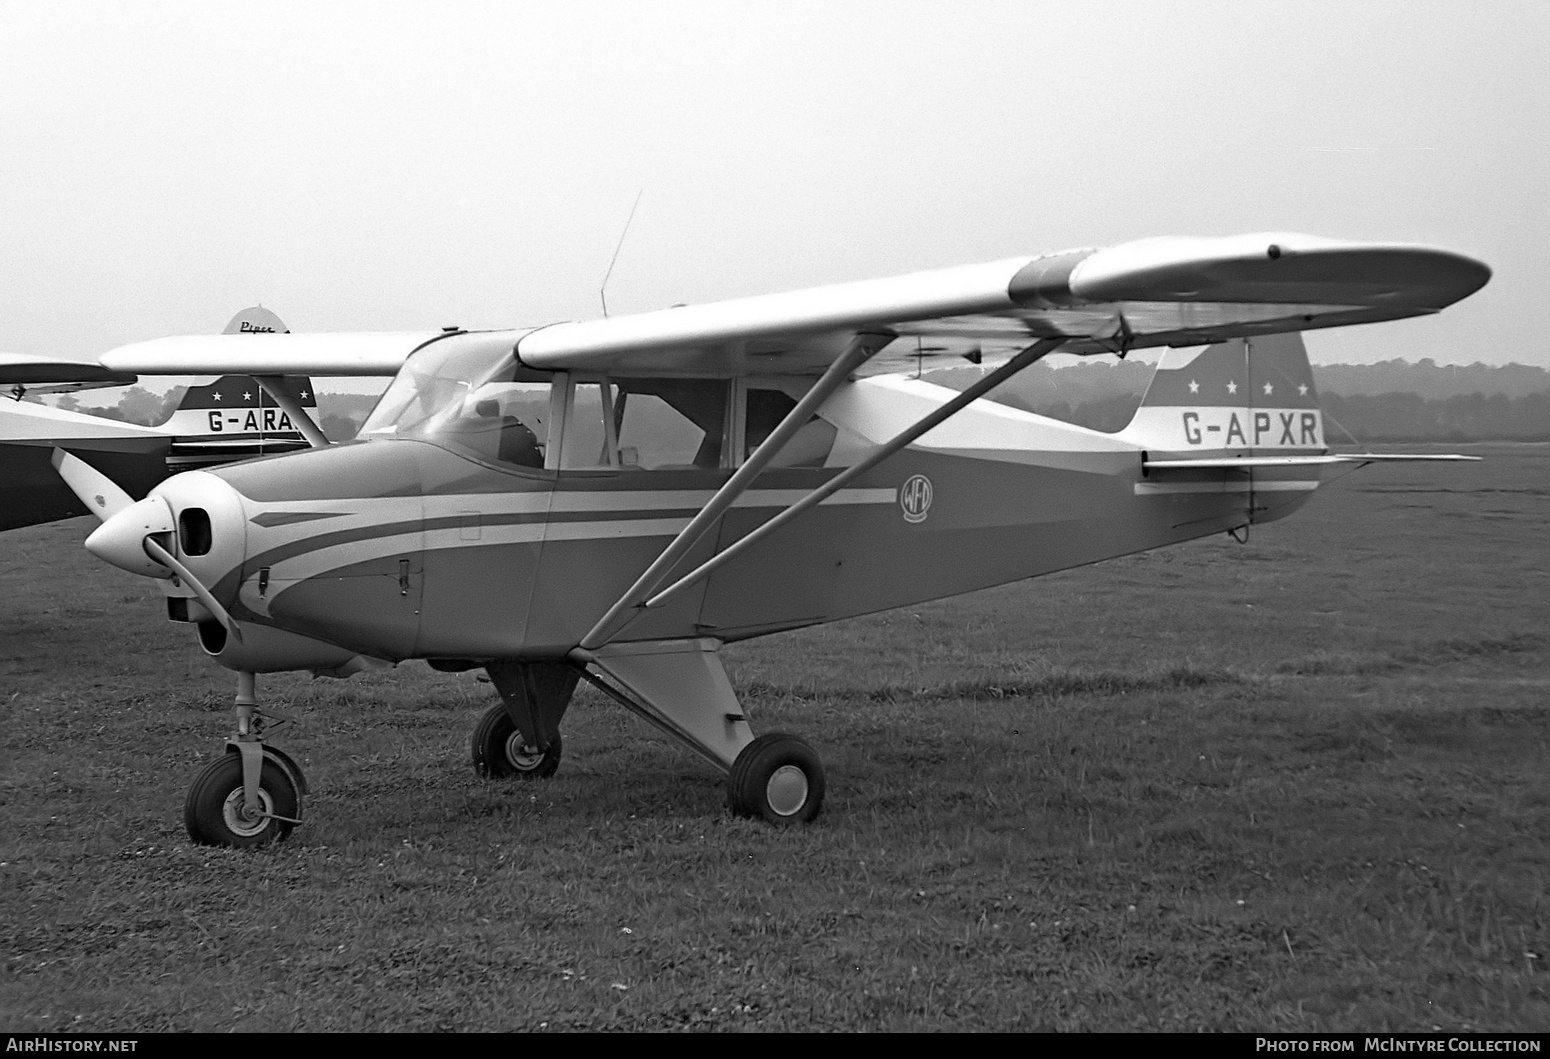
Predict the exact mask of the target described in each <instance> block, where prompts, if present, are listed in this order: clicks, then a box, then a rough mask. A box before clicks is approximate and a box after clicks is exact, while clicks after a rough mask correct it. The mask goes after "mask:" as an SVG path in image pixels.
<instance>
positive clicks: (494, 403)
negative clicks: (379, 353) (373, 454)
mask: <svg viewBox="0 0 1550 1059" xmlns="http://www.w3.org/2000/svg"><path fill="white" fill-rule="evenodd" d="M438 347H440V348H438ZM550 389H551V383H550V380H549V376H547V375H545V374H544V373H542V372H536V371H533V370H532V369H530V368H525V367H523V366H522V365H520V364H518V363H517V360H516V357H515V355H514V354H513V353H512V351H511V343H510V342H509V341H506V342H502V343H499V344H492V343H491V342H490V341H489V340H488V339H487V338H485V336H478V335H457V336H453V337H450V338H446V339H442V340H441V341H439V342H436V343H433V344H432V345H430V346H427V347H425V348H424V349H422V350H420V351H419V352H417V353H415V354H414V356H412V357H410V358H409V361H408V362H407V363H406V364H405V365H404V367H403V369H402V370H400V371H399V373H398V375H397V377H396V378H394V380H393V382H392V384H391V385H389V386H388V388H387V390H386V391H385V392H384V393H383V394H382V398H381V399H380V400H379V401H378V402H377V407H376V408H374V409H372V412H371V415H370V416H368V417H367V419H366V422H365V424H364V425H363V426H362V427H361V431H360V436H361V437H363V438H383V437H389V438H415V439H417V440H420V441H429V442H431V443H433V444H437V445H442V446H444V447H446V448H449V449H453V450H455V451H458V452H461V453H463V454H465V455H469V456H473V457H475V458H476V459H480V460H484V461H486V462H490V463H503V464H511V465H514V466H519V467H529V468H534V469H537V468H541V467H543V465H544V453H545V450H546V448H547V446H548V440H549V393H550Z"/></svg>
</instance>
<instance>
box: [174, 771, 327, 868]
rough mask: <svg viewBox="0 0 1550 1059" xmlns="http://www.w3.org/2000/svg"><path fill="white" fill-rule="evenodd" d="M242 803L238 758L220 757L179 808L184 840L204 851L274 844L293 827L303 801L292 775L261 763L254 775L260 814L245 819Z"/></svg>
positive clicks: (202, 774)
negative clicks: (185, 828) (206, 848)
mask: <svg viewBox="0 0 1550 1059" xmlns="http://www.w3.org/2000/svg"><path fill="white" fill-rule="evenodd" d="M242 803H243V796H242V755H240V754H222V755H221V756H220V757H218V758H216V759H215V760H214V761H212V762H210V764H209V765H207V766H206V767H205V770H204V771H203V772H201V773H200V774H199V775H198V776H196V777H194V782H193V783H192V784H190V785H189V788H188V798H187V800H185V801H184V803H183V824H184V826H185V827H187V828H188V837H189V838H191V839H193V840H194V841H195V842H197V843H199V844H200V845H202V846H232V847H235V848H237V849H248V848H251V847H253V846H266V845H268V844H269V843H271V842H278V841H279V840H280V839H282V838H284V837H285V836H286V835H288V834H290V833H291V828H293V827H295V826H296V825H295V824H293V823H292V822H291V821H292V820H295V819H297V818H298V816H299V810H300V806H301V799H300V797H299V796H298V793H297V790H296V784H295V782H294V781H293V780H292V778H291V775H290V773H288V772H287V771H286V770H285V769H284V768H282V767H281V766H280V765H279V764H277V763H275V762H273V761H270V760H268V759H265V761H264V767H263V768H262V769H261V770H260V771H259V776H258V807H259V814H260V815H255V816H251V817H250V816H248V815H247V813H246V812H244V811H243V808H242ZM276 817H287V818H288V819H285V820H280V819H276Z"/></svg>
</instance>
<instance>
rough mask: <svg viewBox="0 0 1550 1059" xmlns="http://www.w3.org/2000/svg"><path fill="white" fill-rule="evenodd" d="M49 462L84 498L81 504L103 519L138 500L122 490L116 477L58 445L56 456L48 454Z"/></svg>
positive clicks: (105, 519)
mask: <svg viewBox="0 0 1550 1059" xmlns="http://www.w3.org/2000/svg"><path fill="white" fill-rule="evenodd" d="M49 462H50V463H52V464H53V465H54V470H56V471H58V472H59V477H61V478H63V479H64V480H65V484H66V485H68V486H69V487H70V489H71V491H72V492H74V493H75V495H76V496H78V497H80V498H81V503H83V504H85V505H86V509H87V510H88V511H90V512H91V513H92V514H93V515H96V516H97V518H98V519H99V520H100V521H102V522H106V521H107V520H108V519H110V518H112V517H113V516H114V515H116V514H118V513H119V512H120V511H123V510H124V509H125V508H127V507H129V506H130V505H132V504H133V503H134V502H135V501H134V497H132V496H130V495H129V494H128V493H126V492H124V491H123V490H122V489H120V488H119V486H118V483H117V482H115V481H114V480H113V479H111V478H109V477H108V476H107V475H105V474H103V473H102V472H101V471H99V470H97V468H95V467H93V466H92V465H91V464H89V463H87V462H86V461H85V460H83V459H81V458H80V457H79V456H73V455H71V454H70V453H68V452H66V451H65V450H64V449H61V448H55V449H54V455H52V456H50V457H49Z"/></svg>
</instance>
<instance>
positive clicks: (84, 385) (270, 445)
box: [0, 307, 317, 530]
mask: <svg viewBox="0 0 1550 1059" xmlns="http://www.w3.org/2000/svg"><path fill="white" fill-rule="evenodd" d="M285 330H286V328H285V325H284V324H283V323H281V322H280V318H279V317H277V316H275V315H274V313H271V312H269V311H268V310H267V309H263V308H261V307H254V308H252V309H244V310H243V311H242V312H240V313H238V314H237V315H236V316H235V317H233V318H232V321H231V323H229V324H228V325H227V326H226V330H225V332H224V333H225V334H261V333H270V332H284V331H285ZM212 367H214V366H212ZM215 370H220V369H219V368H215ZM203 374H209V371H206V372H204V373H203ZM136 381H137V377H136V376H135V375H133V374H131V373H128V372H118V371H112V370H109V369H106V368H103V367H102V366H101V365H98V364H82V363H80V362H77V361H69V360H55V359H50V358H38V357H25V356H20V355H17V354H0V385H4V386H6V387H7V388H8V392H9V394H10V396H11V397H13V398H15V400H14V402H9V403H0V480H3V481H4V483H5V484H4V502H3V503H0V530H8V529H16V528H17V527H19V526H31V525H35V524H37V523H40V522H53V521H55V520H56V519H63V518H74V517H75V516H77V515H84V514H86V513H87V511H88V509H89V508H90V509H93V510H100V505H98V504H97V503H96V494H93V495H92V497H91V498H89V502H83V501H82V500H81V499H79V498H77V497H76V495H75V493H73V492H71V491H70V489H69V488H68V487H67V486H66V485H65V483H64V482H63V481H62V480H61V479H60V477H59V475H58V474H56V473H55V472H54V468H53V467H52V466H51V465H50V463H49V460H50V458H51V456H52V454H53V451H54V449H55V448H56V447H58V448H62V449H65V450H67V451H69V452H72V453H74V454H76V455H77V456H78V457H79V458H81V459H83V460H85V461H86V462H87V463H89V464H90V465H92V466H93V467H95V468H97V469H98V470H99V471H101V472H103V473H104V474H106V475H108V476H109V477H110V478H111V479H112V480H113V481H115V482H117V483H118V484H119V486H121V487H122V488H123V489H125V490H127V491H129V492H130V493H131V494H132V495H134V496H144V495H145V494H146V493H147V492H148V491H149V490H150V488H151V487H152V486H153V485H155V484H156V483H157V482H160V481H161V480H162V479H164V478H166V477H167V476H168V475H169V474H176V473H177V472H179V471H185V470H191V469H193V468H196V467H204V466H210V465H213V464H217V463H228V462H230V461H232V460H238V459H246V458H248V457H251V456H259V455H266V454H270V453H278V452H294V451H295V450H297V449H304V448H306V447H307V440H306V438H305V437H304V436H303V435H302V434H301V432H300V431H299V430H297V428H296V426H295V425H294V424H293V423H292V422H291V419H290V416H289V415H288V414H287V413H286V412H285V410H284V409H282V408H280V407H278V406H277V405H276V404H275V402H274V401H273V400H271V399H269V398H268V397H267V395H266V394H264V392H263V391H262V390H260V388H259V387H258V385H257V384H256V383H255V382H254V381H253V380H252V379H250V378H243V377H241V376H235V375H227V376H225V377H223V378H220V379H218V380H216V381H215V382H214V383H212V384H210V385H208V386H194V387H190V388H189V390H188V392H187V394H185V395H184V397H183V400H182V402H181V403H180V404H179V405H178V407H177V409H176V410H175V411H174V412H173V413H172V415H171V416H170V417H169V418H168V419H167V420H166V422H164V423H161V424H159V425H157V426H153V427H145V426H140V425H138V424H135V423H124V422H120V421H118V420H115V419H108V418H107V417H105V416H95V415H86V414H84V413H81V412H73V411H69V410H67V409H63V408H53V407H50V406H48V405H43V404H37V403H34V402H30V401H23V400H22V398H24V397H26V396H28V395H39V394H48V393H61V392H65V391H78V390H82V389H91V388H96V387H102V386H127V385H129V384H130V383H133V382H136ZM285 386H286V388H287V390H288V391H289V392H290V393H291V394H292V395H293V396H294V397H295V399H296V400H297V401H299V402H300V403H301V404H302V405H303V406H305V407H307V408H314V409H315V408H316V407H317V402H316V400H315V399H314V398H313V396H312V385H311V383H310V382H309V381H308V380H307V379H306V378H294V379H288V380H287V381H286V383H285Z"/></svg>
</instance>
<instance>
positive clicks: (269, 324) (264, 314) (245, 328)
mask: <svg viewBox="0 0 1550 1059" xmlns="http://www.w3.org/2000/svg"><path fill="white" fill-rule="evenodd" d="M290 333H291V329H290V328H289V327H286V326H285V324H284V323H282V322H281V320H280V318H279V317H278V316H276V315H275V314H274V313H272V312H270V311H269V310H268V309H265V308H264V307H263V306H262V305H255V306H253V307H252V308H251V309H244V310H242V311H241V312H240V313H238V314H237V315H236V316H233V317H232V318H231V323H229V324H227V325H226V330H224V331H222V332H221V334H223V335H288V334H290Z"/></svg>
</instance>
